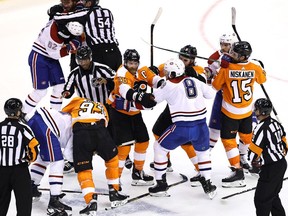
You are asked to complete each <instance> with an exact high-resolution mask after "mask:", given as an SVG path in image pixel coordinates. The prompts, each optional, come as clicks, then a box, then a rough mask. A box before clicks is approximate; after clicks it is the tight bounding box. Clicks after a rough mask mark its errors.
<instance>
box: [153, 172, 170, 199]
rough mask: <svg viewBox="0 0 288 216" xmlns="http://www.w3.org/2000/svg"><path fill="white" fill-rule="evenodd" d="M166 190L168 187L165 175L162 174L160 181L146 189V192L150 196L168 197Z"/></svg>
mask: <svg viewBox="0 0 288 216" xmlns="http://www.w3.org/2000/svg"><path fill="white" fill-rule="evenodd" d="M168 189H169V187H168V184H167V181H166V174H164V175H163V176H162V179H161V180H156V185H155V186H153V187H149V188H148V191H149V194H150V195H151V196H155V197H164V196H169V194H168V193H167V190H168Z"/></svg>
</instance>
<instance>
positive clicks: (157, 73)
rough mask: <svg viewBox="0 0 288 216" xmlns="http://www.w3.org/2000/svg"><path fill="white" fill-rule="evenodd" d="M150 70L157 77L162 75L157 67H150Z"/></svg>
mask: <svg viewBox="0 0 288 216" xmlns="http://www.w3.org/2000/svg"><path fill="white" fill-rule="evenodd" d="M149 69H150V70H151V71H153V73H154V74H156V75H159V73H160V71H159V69H158V67H156V66H154V65H152V66H150V67H149Z"/></svg>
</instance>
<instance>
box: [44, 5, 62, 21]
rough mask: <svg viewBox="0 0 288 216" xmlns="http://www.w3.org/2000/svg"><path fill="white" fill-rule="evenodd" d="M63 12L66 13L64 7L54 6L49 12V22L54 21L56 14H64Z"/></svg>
mask: <svg viewBox="0 0 288 216" xmlns="http://www.w3.org/2000/svg"><path fill="white" fill-rule="evenodd" d="M63 11H64V9H63V7H62V5H60V4H57V5H54V6H52V7H51V8H49V9H48V11H47V14H48V16H49V20H51V19H53V17H54V15H55V14H56V13H63Z"/></svg>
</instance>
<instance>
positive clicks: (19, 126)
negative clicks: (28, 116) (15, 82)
mask: <svg viewBox="0 0 288 216" xmlns="http://www.w3.org/2000/svg"><path fill="white" fill-rule="evenodd" d="M21 110H22V102H21V101H20V100H19V99H17V98H10V99H9V100H7V101H6V102H5V105H4V111H5V113H6V114H7V116H8V117H7V118H6V119H5V120H4V121H2V122H1V123H0V131H1V144H0V176H1V181H0V216H5V215H6V214H7V212H8V208H9V204H10V200H11V191H12V190H13V191H14V195H15V199H16V209H17V216H30V215H31V209H32V188H31V177H30V174H29V170H28V163H30V162H33V161H35V159H36V157H37V154H38V149H37V148H38V141H37V140H36V139H35V137H34V134H33V132H32V130H31V129H30V128H29V127H28V126H27V125H25V124H23V123H22V121H21V116H23V114H22V111H21Z"/></svg>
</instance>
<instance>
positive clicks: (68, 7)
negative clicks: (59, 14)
mask: <svg viewBox="0 0 288 216" xmlns="http://www.w3.org/2000/svg"><path fill="white" fill-rule="evenodd" d="M61 3H62V5H63V8H64V10H65V11H67V12H71V11H72V10H73V9H74V6H75V2H74V1H73V0H61Z"/></svg>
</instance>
